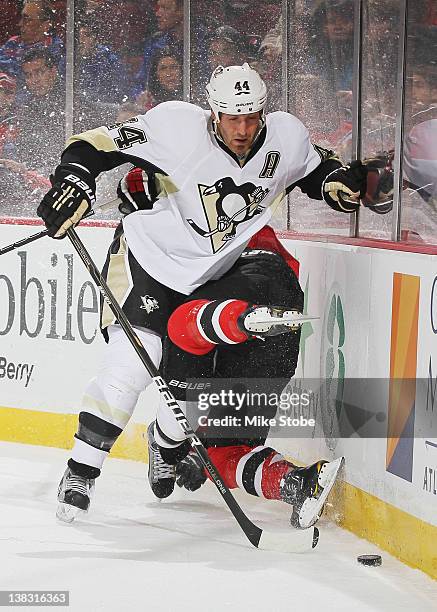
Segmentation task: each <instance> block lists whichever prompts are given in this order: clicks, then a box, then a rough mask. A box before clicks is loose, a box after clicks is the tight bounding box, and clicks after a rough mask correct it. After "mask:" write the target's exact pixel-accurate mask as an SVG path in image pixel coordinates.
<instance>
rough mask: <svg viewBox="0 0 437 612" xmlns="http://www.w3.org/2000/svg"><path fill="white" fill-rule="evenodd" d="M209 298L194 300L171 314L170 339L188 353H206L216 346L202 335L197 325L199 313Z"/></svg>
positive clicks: (168, 326) (169, 322)
mask: <svg viewBox="0 0 437 612" xmlns="http://www.w3.org/2000/svg"><path fill="white" fill-rule="evenodd" d="M208 303H209V300H192V301H191V302H186V304H182V305H181V306H178V307H177V308H176V310H175V311H174V312H173V313H172V314H171V315H170V318H169V320H168V324H167V331H168V335H169V338H170V340H171V341H172V342H173V343H174V344H176V346H178V347H179V348H181V349H182V350H184V351H187V353H193V354H194V355H206V354H207V353H209V352H210V351H212V349H213V348H214V347H215V346H216V345H215V344H213V343H212V342H208V341H207V340H205V338H204V337H203V336H202V334H201V333H200V331H199V328H198V326H197V314H198V312H199V310H200V309H201V308H202V306H203V305H204V304H208Z"/></svg>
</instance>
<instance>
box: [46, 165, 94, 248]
mask: <svg viewBox="0 0 437 612" xmlns="http://www.w3.org/2000/svg"><path fill="white" fill-rule="evenodd" d="M50 180H51V182H52V188H51V189H50V190H49V191H48V192H47V193H46V195H45V196H44V198H43V199H42V201H41V203H40V205H39V206H38V208H37V211H36V212H37V214H38V216H39V217H41V218H42V219H43V220H44V223H45V225H46V227H47V229H48V235H49V236H52V237H53V238H63V237H64V236H65V233H66V231H67V230H68V229H69V228H70V227H73V226H75V225H77V223H79V221H80V220H81V219H82V217H83V216H84V215H86V214H87V213H88V212H89V210H90V209H91V207H92V205H93V204H94V202H95V201H96V196H95V192H96V182H95V180H94V178H93V176H92V175H91V174H90V173H89V172H88V171H87V170H86V169H85V168H83V167H81V166H79V165H76V164H60V165H59V166H58V167H57V168H56V170H55V173H54V175H53V176H51V177H50Z"/></svg>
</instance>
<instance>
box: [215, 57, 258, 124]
mask: <svg viewBox="0 0 437 612" xmlns="http://www.w3.org/2000/svg"><path fill="white" fill-rule="evenodd" d="M206 96H207V99H208V104H209V106H210V107H211V109H212V110H213V112H214V115H215V117H216V121H217V122H219V121H220V115H219V113H226V114H227V115H248V114H249V113H256V112H258V111H261V112H263V109H264V106H265V103H266V99H267V87H266V84H265V83H264V81H263V80H262V78H261V77H260V75H259V74H258V73H257V71H256V70H253V68H251V67H250V66H249V64H247V63H245V64H243V65H242V66H228V67H227V68H224V67H223V66H218V68H216V69H215V70H214V72H213V73H212V75H211V78H210V80H209V83H208V85H207V86H206Z"/></svg>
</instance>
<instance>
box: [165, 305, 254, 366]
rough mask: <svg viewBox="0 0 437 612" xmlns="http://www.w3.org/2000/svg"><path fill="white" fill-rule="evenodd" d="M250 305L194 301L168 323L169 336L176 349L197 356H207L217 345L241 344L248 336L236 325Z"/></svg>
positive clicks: (182, 308) (180, 308)
mask: <svg viewBox="0 0 437 612" xmlns="http://www.w3.org/2000/svg"><path fill="white" fill-rule="evenodd" d="M248 306H249V304H248V303H247V302H244V301H243V300H224V301H218V300H214V301H210V300H192V301H190V302H186V303H185V304H182V305H181V306H179V307H178V308H176V310H175V311H174V312H173V313H172V315H171V316H170V318H169V320H168V335H169V337H170V339H171V341H172V342H174V344H176V346H179V347H180V348H181V349H183V350H184V351H187V352H188V353H193V354H194V355H206V353H209V351H211V350H212V349H213V348H214V347H215V346H217V345H218V344H239V343H241V342H245V341H246V340H247V338H248V335H247V334H245V333H244V332H242V331H241V330H240V329H239V327H238V324H237V320H238V317H239V316H240V315H241V314H242V313H243V312H244V311H245V310H247V308H248Z"/></svg>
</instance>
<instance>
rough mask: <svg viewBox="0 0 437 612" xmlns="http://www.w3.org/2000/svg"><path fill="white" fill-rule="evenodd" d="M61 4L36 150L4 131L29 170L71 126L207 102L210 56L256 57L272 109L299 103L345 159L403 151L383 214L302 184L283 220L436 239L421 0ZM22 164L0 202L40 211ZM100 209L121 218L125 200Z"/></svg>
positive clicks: (224, 59) (6, 173)
mask: <svg viewBox="0 0 437 612" xmlns="http://www.w3.org/2000/svg"><path fill="white" fill-rule="evenodd" d="M52 6H53V9H54V12H53V16H54V18H53V25H52V28H53V32H54V34H56V35H57V36H58V38H59V39H61V40H62V41H63V44H64V57H63V61H62V62H61V64H60V73H61V74H60V78H59V79H58V82H57V87H58V89H59V91H60V92H61V93H60V96H61V98H62V100H63V102H62V108H61V109H60V110H59V109H56V108H55V109H54V108H46V109H45V111H44V112H43V113H42V116H41V118H40V120H39V121H38V120H36V121H35V120H33V121H32V125H31V126H29V125H27V126H25V129H27V130H28V131H29V130H30V132H29V133H30V134H31V136H32V137H33V138H34V139H35V138H36V139H37V140H38V142H39V143H40V144H39V146H40V152H41V155H40V160H39V163H35V162H34V160H30V161H28V160H27V159H26V158H23V159H22V158H21V157H20V152H19V151H17V150H16V149H15V148H14V144H13V142H12V143H7V145H6V146H5V145H3V148H2V152H1V153H0V158H9V159H12V160H13V161H18V162H21V161H25V162H26V163H27V167H28V170H31V171H34V172H36V173H37V174H40V175H41V176H42V177H44V176H45V177H47V175H48V174H49V173H50V170H51V169H52V165H54V164H55V159H57V158H58V155H59V154H60V153H61V151H62V148H63V143H64V141H65V137H68V136H69V135H70V134H72V133H77V132H80V131H83V130H85V129H89V128H91V127H94V126H97V125H100V124H104V123H106V124H107V123H112V122H114V121H117V120H123V119H127V118H129V117H130V116H132V115H135V114H139V113H142V112H145V111H147V110H148V109H149V108H151V107H152V106H154V105H155V104H157V103H159V102H162V101H164V100H171V99H183V100H186V101H191V102H193V103H195V104H199V105H200V106H202V107H204V108H206V107H207V105H206V99H205V95H204V85H205V83H206V81H207V79H208V78H209V75H210V73H211V71H212V69H213V68H214V67H215V64H216V63H218V62H220V63H225V64H226V63H227V64H231V63H235V64H240V63H242V62H243V61H249V63H250V64H251V65H252V66H253V67H255V68H256V69H257V70H258V71H259V72H260V73H261V74H262V76H263V78H264V80H265V81H266V83H267V86H268V91H269V97H268V103H267V109H266V110H267V112H272V111H275V110H288V111H290V112H291V113H293V114H295V115H296V116H297V117H299V119H301V120H302V121H303V122H304V123H305V125H306V126H307V127H308V129H309V131H310V134H311V138H312V140H313V142H315V143H317V144H318V145H321V146H323V147H326V148H328V149H333V150H335V151H337V152H338V154H339V155H340V158H341V159H342V160H343V161H345V162H347V161H349V160H350V159H352V158H354V157H355V156H356V155H357V152H358V153H359V155H358V156H360V157H361V158H367V157H372V156H374V155H375V154H378V153H380V152H387V151H394V152H395V158H396V156H397V160H398V161H396V160H395V161H396V163H395V165H394V167H395V172H397V173H399V170H401V173H402V176H400V173H399V180H398V181H397V184H398V186H399V185H400V187H399V191H400V193H399V198H398V199H399V206H397V205H396V206H395V208H394V209H393V211H392V212H389V213H388V214H386V215H376V214H375V213H373V212H371V211H369V210H366V209H361V210H360V214H359V218H358V219H355V215H352V216H351V215H345V214H338V213H335V212H334V211H331V209H330V208H329V207H328V206H327V205H326V204H325V203H324V202H322V201H316V200H314V201H310V200H308V198H307V197H306V196H305V195H303V194H301V192H300V190H299V189H296V190H294V191H293V192H292V193H291V194H290V196H289V197H288V201H287V202H286V203H285V204H284V206H283V207H282V208H280V209H279V210H278V211H277V213H276V216H275V218H274V219H273V225H274V227H275V228H276V229H277V230H288V231H289V232H291V233H295V234H296V233H297V234H300V235H307V236H319V237H322V239H324V238H323V236H326V235H330V236H333V237H334V240H335V236H341V237H342V239H343V240H344V239H345V238H346V237H352V236H357V237H360V238H364V239H369V238H370V239H383V240H395V241H397V240H401V241H408V242H413V243H421V244H424V243H425V244H426V243H427V244H435V243H436V231H435V227H436V226H435V224H436V214H437V212H436V207H437V204H436V201H437V199H436V198H437V195H436V194H437V188H436V174H437V160H436V155H437V151H436V144H435V143H436V142H437V138H436V137H434V133H435V132H437V112H435V111H434V109H435V107H436V106H437V60H435V58H436V57H437V53H436V51H437V34H436V30H437V24H436V23H434V22H435V21H436V18H435V14H434V13H433V11H432V10H431V9H430V8H429V7H430V3H428V2H426V0H418V1H416V2H414V5H413V3H412V2H411V0H402V1H401V2H397V1H395V0H338V1H337V0H334V1H331V2H328V3H325V2H310V1H308V0H282V1H280V0H272V1H267V2H266V1H265V0H263V1H261V0H253V1H252V2H248V1H247V2H245V1H239V2H237V1H233V0H229V1H227V2H223V3H218V2H213V1H212V0H143V1H142V2H141V3H138V2H134V1H133V0H122V1H120V0H93V1H91V0H87V1H86V2H77V1H76V2H73V1H71V0H65V1H63V0H53V2H52ZM17 7H21V3H19V2H18V1H17ZM357 7H359V9H360V11H361V12H360V13H359V14H360V15H361V23H362V36H361V37H359V27H358V26H359V21H357ZM403 20H404V21H405V28H404V27H403V24H404V21H403ZM15 22H17V19H16V18H15V21H14V19H11V20H9V21H8V22H7V23H8V24H10V25H9V26H8V27H9V29H10V32H7V33H6V34H4V35H3V40H2V41H0V43H1V44H4V43H5V42H6V40H7V39H8V38H10V36H12V35H15V34H17V33H19V25H18V22H17V23H15ZM174 32H176V34H174ZM357 39H358V40H359V41H360V43H361V47H359V46H358V47H357ZM357 48H358V50H359V51H360V53H361V55H360V57H361V62H362V70H361V75H360V74H359V72H358V71H357V62H356V58H357ZM20 78H21V77H20ZM359 79H360V80H359ZM358 82H359V83H360V84H361V97H359V98H358V104H359V117H360V120H361V121H360V123H361V126H360V128H361V129H360V131H359V147H358V149H357V147H356V142H357V140H356V139H357V130H358V127H357V125H358V122H357V121H356V119H355V117H354V104H355V103H357V98H356V92H357V83H358ZM17 91H19V93H20V95H19V98H18V109H17V114H18V115H19V114H20V109H21V111H22V110H23V103H22V99H23V98H25V97H26V92H25V91H23V90H22V85H21V84H19V90H17ZM0 100H1V94H0ZM400 113H401V115H400ZM3 114H6V115H7V113H5V112H4V113H3ZM54 114H55V115H56V119H55V116H54ZM48 119H51V123H50V129H48V128H47V120H48ZM401 124H402V125H401ZM21 125H23V120H21ZM400 127H402V130H400ZM401 136H402V138H401ZM399 159H400V160H401V162H402V163H399ZM30 162H32V163H30ZM48 164H50V169H49V168H48ZM401 166H402V167H401ZM22 170H23V168H22V167H20V168H17V167H14V168H13V169H12V170H11V169H10V168H7V169H5V168H2V169H1V181H0V190H1V192H2V193H1V195H2V214H3V215H4V216H12V217H19V216H35V212H34V211H35V208H36V205H37V203H38V201H39V199H40V197H41V196H42V194H43V193H44V190H45V188H46V187H45V186H44V184H42V185H41V184H40V185H38V184H37V185H36V186H35V184H34V182H31V181H29V179H28V177H26V176H25V177H24V178H22ZM124 170H125V168H121V169H117V170H115V171H112V172H111V173H108V175H107V176H104V177H102V178H101V179H100V180H99V182H98V199H100V200H101V201H102V200H109V199H112V198H113V197H114V190H115V187H116V184H117V181H118V179H119V177H120V176H121V175H122V174H123V172H124ZM20 172H21V174H20ZM395 184H396V180H395ZM395 186H396V185H395ZM17 196H18V197H17ZM395 200H396V198H395ZM395 204H396V202H395ZM104 217H105V218H108V219H112V220H116V219H117V218H118V211H117V210H115V211H111V212H106V213H105V214H104Z"/></svg>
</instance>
